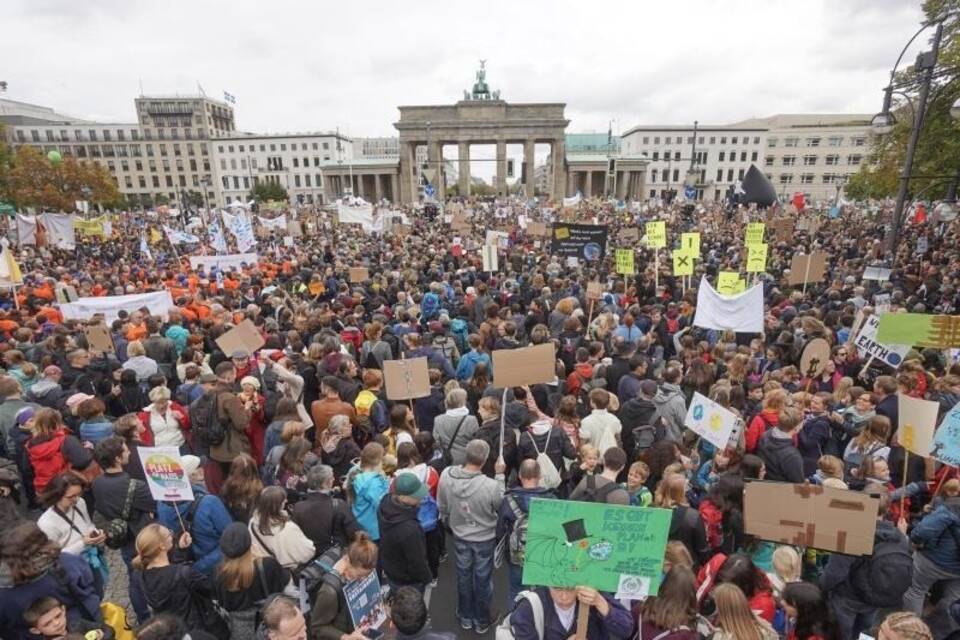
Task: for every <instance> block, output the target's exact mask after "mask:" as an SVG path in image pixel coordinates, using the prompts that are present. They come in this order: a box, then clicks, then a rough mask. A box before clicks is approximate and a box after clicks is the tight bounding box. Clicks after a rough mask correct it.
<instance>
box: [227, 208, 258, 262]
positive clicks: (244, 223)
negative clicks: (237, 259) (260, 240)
mask: <svg viewBox="0 0 960 640" xmlns="http://www.w3.org/2000/svg"><path fill="white" fill-rule="evenodd" d="M221 215H223V224H224V225H225V226H226V227H227V229H228V230H229V231H230V233H232V234H233V237H234V238H236V239H237V249H239V250H240V251H241V252H245V251H247V250H249V249H250V248H251V247H255V246H256V245H257V239H256V238H255V237H254V235H253V225H252V224H250V218H248V217H247V215H246V214H244V213H240V214H237V215H232V214H230V213H227V212H226V211H224V212H223V213H222V214H221Z"/></svg>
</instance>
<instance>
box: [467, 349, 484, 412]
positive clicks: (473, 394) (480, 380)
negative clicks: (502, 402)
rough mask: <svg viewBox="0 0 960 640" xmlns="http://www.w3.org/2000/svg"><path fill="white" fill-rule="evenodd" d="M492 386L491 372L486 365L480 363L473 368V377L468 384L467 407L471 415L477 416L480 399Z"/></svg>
mask: <svg viewBox="0 0 960 640" xmlns="http://www.w3.org/2000/svg"><path fill="white" fill-rule="evenodd" d="M489 386H490V372H489V370H488V368H487V365H486V363H484V362H478V363H477V365H476V366H475V367H474V368H473V375H472V376H470V379H469V380H468V381H467V383H466V387H465V388H466V390H467V406H468V407H470V413H472V414H474V415H477V411H478V410H479V405H480V399H481V398H483V393H484V391H486V390H487V388H488V387H489Z"/></svg>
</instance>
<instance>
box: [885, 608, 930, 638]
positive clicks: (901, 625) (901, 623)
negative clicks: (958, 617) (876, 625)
mask: <svg viewBox="0 0 960 640" xmlns="http://www.w3.org/2000/svg"><path fill="white" fill-rule="evenodd" d="M884 625H886V627H887V629H889V630H890V631H892V632H893V633H895V634H897V635H898V636H900V638H902V639H903V640H933V634H932V633H930V627H928V626H927V625H926V623H924V622H923V620H921V619H920V618H918V617H917V614H915V613H911V612H909V611H898V612H896V613H891V614H890V615H889V616H887V617H886V619H885V620H884V621H883V623H882V624H881V625H880V626H881V627H882V626H884Z"/></svg>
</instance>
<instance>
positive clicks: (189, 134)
mask: <svg viewBox="0 0 960 640" xmlns="http://www.w3.org/2000/svg"><path fill="white" fill-rule="evenodd" d="M127 131H128V130H127V129H100V130H97V129H86V130H84V129H74V130H73V139H72V140H71V137H70V130H69V129H58V130H54V129H45V130H44V131H43V136H41V134H40V130H39V129H31V130H30V142H71V141H73V142H99V141H100V140H102V141H103V142H112V141H114V140H116V141H118V142H124V141H126V140H127ZM129 132H130V135H129V139H130V140H140V139H141V133H140V130H139V129H129ZM16 136H17V142H27V134H26V133H25V132H24V131H23V129H17V133H16ZM41 138H42V139H41ZM203 138H204V130H203V129H202V128H198V129H197V131H196V139H197V140H200V139H203ZM142 139H143V140H153V132H152V131H151V130H150V129H144V130H143V135H142ZM157 139H158V140H166V139H167V136H166V133H165V132H164V129H157ZM170 139H171V140H180V130H179V129H170ZM183 139H184V140H193V139H194V133H193V130H192V129H189V128H187V129H184V130H183ZM222 150H223V149H222V148H221V151H222ZM242 150H243V149H242V148H241V151H242Z"/></svg>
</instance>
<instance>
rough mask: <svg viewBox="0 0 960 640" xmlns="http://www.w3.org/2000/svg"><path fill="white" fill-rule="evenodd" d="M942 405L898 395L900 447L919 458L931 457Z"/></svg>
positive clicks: (898, 436)
mask: <svg viewBox="0 0 960 640" xmlns="http://www.w3.org/2000/svg"><path fill="white" fill-rule="evenodd" d="M939 410H940V403H938V402H932V401H930V400H919V399H917V398H911V397H910V396H908V395H904V394H902V393H898V394H897V416H898V420H899V421H900V425H899V428H898V429H897V440H898V441H899V442H900V445H901V446H902V447H903V448H904V449H906V450H907V451H909V452H910V453H914V454H916V455H918V456H923V457H924V458H926V457H929V456H930V451H931V449H933V432H934V429H936V427H937V413H938V412H939Z"/></svg>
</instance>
